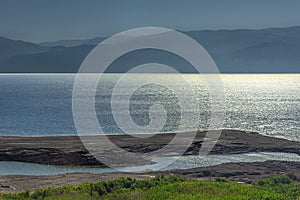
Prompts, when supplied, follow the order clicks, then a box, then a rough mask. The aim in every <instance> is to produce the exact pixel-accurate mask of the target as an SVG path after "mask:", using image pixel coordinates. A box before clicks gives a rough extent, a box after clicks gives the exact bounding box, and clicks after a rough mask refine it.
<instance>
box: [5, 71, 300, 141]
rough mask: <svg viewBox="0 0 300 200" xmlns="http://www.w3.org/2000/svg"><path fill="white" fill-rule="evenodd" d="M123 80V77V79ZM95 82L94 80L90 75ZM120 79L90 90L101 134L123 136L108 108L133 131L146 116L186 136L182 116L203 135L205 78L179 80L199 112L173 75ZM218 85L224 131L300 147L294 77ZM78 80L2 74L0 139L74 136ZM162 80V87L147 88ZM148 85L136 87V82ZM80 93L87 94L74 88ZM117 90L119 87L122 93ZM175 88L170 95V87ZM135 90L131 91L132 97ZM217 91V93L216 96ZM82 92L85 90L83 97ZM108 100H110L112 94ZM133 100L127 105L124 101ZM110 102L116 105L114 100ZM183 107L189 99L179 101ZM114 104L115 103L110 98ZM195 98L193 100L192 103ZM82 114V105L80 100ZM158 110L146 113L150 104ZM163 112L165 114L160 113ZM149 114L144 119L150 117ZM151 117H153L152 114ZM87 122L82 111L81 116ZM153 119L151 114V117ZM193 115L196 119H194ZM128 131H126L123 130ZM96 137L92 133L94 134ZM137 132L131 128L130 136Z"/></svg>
mask: <svg viewBox="0 0 300 200" xmlns="http://www.w3.org/2000/svg"><path fill="white" fill-rule="evenodd" d="M125 75H126V74H125ZM91 76H95V75H91ZM123 76H124V74H104V75H103V74H102V76H101V79H100V81H99V82H98V86H97V90H96V91H95V105H94V106H95V111H96V116H97V119H98V122H99V125H100V126H101V127H102V131H103V132H104V133H107V134H124V133H128V131H129V132H130V131H131V130H130V129H129V130H128V129H127V130H126V131H124V130H123V129H122V128H120V127H118V123H116V120H115V116H114V114H113V112H112V102H114V103H115V104H116V101H117V105H119V107H120V108H121V109H120V112H124V113H126V111H129V112H128V113H129V114H130V115H129V116H126V115H125V116H124V117H129V118H130V119H126V120H131V121H132V122H134V123H136V124H137V126H147V125H148V124H149V123H150V122H151V117H153V116H154V117H157V118H158V119H160V118H166V119H163V121H164V120H165V121H164V122H165V124H164V126H163V127H160V128H159V129H158V130H155V129H153V132H170V131H171V132H172V131H176V130H177V129H178V127H179V126H181V128H182V127H183V128H184V129H186V130H190V129H193V128H195V127H189V126H190V124H194V123H187V122H186V121H185V123H184V124H181V116H182V115H183V113H184V112H186V113H188V114H189V115H188V117H190V118H188V120H187V121H189V120H190V121H193V120H195V119H197V120H198V121H199V122H197V123H198V124H199V125H198V127H197V128H198V129H200V130H207V129H209V128H210V127H211V126H210V121H209V118H210V116H211V113H210V109H211V107H212V105H211V99H210V98H211V96H210V94H211V93H210V92H211V90H210V88H209V87H208V85H207V82H206V79H205V78H203V77H204V76H206V75H200V74H183V75H182V74H181V75H180V76H182V77H183V78H184V80H186V83H188V85H189V87H190V88H191V89H192V90H193V91H195V93H194V94H195V97H196V101H197V103H198V106H197V107H195V109H193V108H191V107H189V110H184V108H185V105H181V103H182V102H181V103H180V101H179V100H178V99H177V94H178V93H181V94H184V92H185V90H186V83H183V81H182V79H177V78H176V77H175V76H178V75H173V74H130V75H127V76H128V77H127V78H123V79H122V81H123V82H122V84H119V85H118V88H117V89H118V92H114V89H116V88H115V87H116V85H117V83H118V81H119V80H121V78H122V77H123ZM217 76H218V77H219V79H220V81H219V82H218V83H217V84H220V85H221V86H222V91H221V92H222V93H223V94H224V99H222V102H220V103H222V104H223V110H222V112H224V114H225V115H224V121H223V122H222V127H220V128H224V129H237V130H246V131H255V132H258V133H260V134H264V135H267V136H271V137H278V138H285V139H288V140H294V141H300V74H221V75H217ZM75 78H76V74H1V75H0V94H1V95H0V109H1V112H0V121H1V123H0V135H3V136H4V135H6V136H7V135H8V136H57V135H59V136H61V135H77V129H76V126H75V122H74V119H73V110H72V101H73V99H72V94H73V86H74V82H75ZM147 80H153V83H157V82H160V83H162V82H165V83H166V85H165V86H164V85H159V84H148V82H149V81H148V82H147ZM143 82H145V83H147V84H145V85H144V86H141V87H138V88H135V87H134V86H135V84H136V83H139V84H140V83H143ZM80 84H81V85H82V88H81V89H82V90H86V91H88V90H92V88H89V86H88V84H87V86H86V87H85V85H84V84H85V83H84V82H83V83H80ZM120 85H121V87H120ZM169 85H172V86H173V87H172V88H177V89H176V91H173V90H172V89H170V88H169V87H168V86H169ZM133 90H134V91H133ZM218 92H220V91H218ZM83 94H84V91H83ZM112 94H114V95H115V96H113V95H112ZM128 95H131V97H130V99H129V100H130V101H129V103H128V102H127V98H126V97H127V96H128ZM112 98H114V100H113V101H112ZM181 98H184V102H185V103H186V104H187V105H189V104H191V102H190V101H192V99H191V98H190V97H189V96H184V95H183V96H182V95H181ZM116 99H117V100H116ZM194 100H195V99H194ZM82 103H83V105H82V107H83V108H84V104H85V102H84V101H83V102H82ZM156 104H158V105H160V107H156V109H153V110H151V107H152V106H153V105H156ZM159 109H165V112H159V111H160V110H159ZM150 111H151V112H152V113H151V114H149V112H150ZM156 111H157V114H158V116H155V114H156ZM82 112H83V113H82V115H83V116H86V117H85V118H84V119H85V121H86V123H87V124H89V123H90V122H89V120H90V119H89V113H88V111H86V112H85V111H84V110H83V111H82ZM151 115H153V116H151ZM193 116H196V117H193ZM129 128H130V127H129ZM95 132H96V131H95ZM132 132H133V133H134V132H136V130H132Z"/></svg>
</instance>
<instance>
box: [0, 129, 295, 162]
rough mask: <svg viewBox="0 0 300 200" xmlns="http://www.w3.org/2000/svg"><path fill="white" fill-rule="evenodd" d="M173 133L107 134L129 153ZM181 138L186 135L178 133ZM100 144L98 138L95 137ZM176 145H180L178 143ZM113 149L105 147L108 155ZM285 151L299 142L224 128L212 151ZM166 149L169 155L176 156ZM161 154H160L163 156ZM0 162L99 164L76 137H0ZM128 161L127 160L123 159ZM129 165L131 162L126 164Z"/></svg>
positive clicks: (193, 150) (199, 138)
mask: <svg viewBox="0 0 300 200" xmlns="http://www.w3.org/2000/svg"><path fill="white" fill-rule="evenodd" d="M205 134H206V132H199V133H198V134H197V135H196V137H195V139H194V141H193V143H192V145H191V146H190V147H189V148H188V150H187V151H186V152H185V153H184V155H197V154H198V152H199V149H200V147H201V145H202V142H203V138H204V136H205ZM173 137H174V134H173V133H169V134H157V135H155V136H153V137H149V138H136V137H131V136H129V135H115V136H110V140H111V141H113V142H114V143H115V144H116V145H117V146H118V147H120V148H123V149H125V150H127V151H131V152H143V153H145V152H151V151H154V150H157V149H160V148H162V147H163V146H165V145H167V144H168V143H169V142H170V141H171V140H172V139H173ZM180 137H182V139H184V138H185V134H184V133H181V134H180ZM97 139H98V141H100V146H101V147H105V146H106V144H105V143H104V142H103V144H101V137H100V138H99V137H98V138H97ZM177 146H178V148H179V147H180V146H179V145H177ZM114 150H115V149H109V148H108V149H105V152H104V153H105V154H108V155H109V153H110V152H112V151H114ZM262 151H264V152H284V153H296V154H298V155H300V142H294V141H288V140H284V139H278V138H271V137H266V136H263V135H260V134H257V133H254V132H244V131H236V130H224V131H222V134H221V136H220V138H219V140H218V142H217V144H216V145H215V146H214V148H213V149H212V151H211V152H210V153H211V154H232V153H246V152H262ZM177 154H178V152H176V149H175V150H174V152H168V155H177ZM162 156H163V155H162ZM0 161H21V162H29V163H39V164H50V165H80V166H84V165H89V166H91V165H102V163H100V162H99V161H97V160H96V159H95V158H94V157H93V156H92V155H91V154H90V153H89V152H88V151H87V150H86V148H85V147H84V145H83V144H82V143H81V141H80V139H79V137H76V136H65V137H64V136H63V137H0ZM124 162H129V161H124ZM139 162H140V163H139V164H149V162H150V160H147V158H145V160H140V161H139ZM129 164H130V163H129Z"/></svg>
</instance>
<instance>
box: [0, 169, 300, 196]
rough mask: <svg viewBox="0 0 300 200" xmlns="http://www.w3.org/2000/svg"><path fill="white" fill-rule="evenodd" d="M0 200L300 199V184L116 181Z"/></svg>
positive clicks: (285, 179)
mask: <svg viewBox="0 0 300 200" xmlns="http://www.w3.org/2000/svg"><path fill="white" fill-rule="evenodd" d="M0 199H15V200H22V199H46V200H52V199H61V200H67V199H75V200H77V199H78V200H79V199H80V200H82V199H86V200H89V199H90V200H93V199H114V200H118V199H120V200H121V199H122V200H123V199H147V200H148V199H178V200H179V199H203V200H205V199H230V200H231V199H266V200H267V199H268V200H273V199H274V200H276V199H293V200H294V199H300V183H299V182H298V180H297V178H296V177H295V176H294V175H293V174H287V175H284V176H274V177H271V178H268V179H263V180H260V181H258V182H256V183H253V184H241V183H236V182H229V181H227V180H226V179H224V178H218V179H216V180H215V181H186V180H184V179H183V178H181V177H179V176H169V177H164V176H157V177H155V178H153V179H148V180H136V179H133V178H118V179H116V180H112V181H102V182H99V183H85V184H80V185H77V186H63V187H59V188H45V189H37V190H35V191H34V192H30V191H24V192H21V193H17V194H2V195H1V196H0Z"/></svg>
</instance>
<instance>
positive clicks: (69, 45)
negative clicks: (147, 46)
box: [0, 26, 300, 73]
mask: <svg viewBox="0 0 300 200" xmlns="http://www.w3.org/2000/svg"><path fill="white" fill-rule="evenodd" d="M182 32H183V33H185V34H187V35H188V36H190V37H192V38H193V39H195V40H196V41H197V42H199V43H200V44H201V45H202V46H204V48H205V49H206V50H207V51H208V53H209V54H210V55H211V56H212V58H213V59H214V61H215V62H216V64H217V66H218V67H219V70H220V72H222V73H300V26H296V27H287V28H266V29H260V30H248V29H239V30H216V31H212V30H204V31H182ZM104 39H106V38H104V37H95V38H93V39H87V40H61V41H54V42H42V43H39V44H34V43H30V42H24V41H16V40H11V39H7V38H4V37H0V52H1V53H0V72H2V73H3V72H6V73H8V72H19V73H21V72H40V73H47V72H50V73H55V72H62V73H63V72H68V73H70V72H77V71H78V69H79V66H80V64H81V62H82V61H83V59H84V58H85V57H86V55H87V54H88V53H89V52H90V51H91V50H92V49H93V48H94V47H95V46H96V45H97V44H99V43H100V42H102V41H103V40H104ZM116 48H117V47H116ZM147 62H159V63H163V64H168V65H170V66H175V67H174V68H175V69H176V70H178V71H180V72H182V73H193V72H194V71H193V70H191V69H190V66H188V63H186V62H185V61H183V60H180V59H178V58H176V57H175V56H174V55H172V54H169V53H166V52H160V51H154V50H145V51H138V52H133V53H130V54H128V55H126V56H122V57H121V58H120V59H118V60H117V61H116V62H114V63H113V65H112V67H111V68H110V69H109V70H108V72H124V71H126V70H128V69H130V67H132V66H135V65H137V64H144V63H147Z"/></svg>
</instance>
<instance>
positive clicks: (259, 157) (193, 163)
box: [0, 152, 300, 176]
mask: <svg viewBox="0 0 300 200" xmlns="http://www.w3.org/2000/svg"><path fill="white" fill-rule="evenodd" d="M267 160H279V161H295V162H300V156H299V155H297V154H292V153H276V152H275V153H274V152H273V153H271V152H260V153H244V154H229V155H208V156H206V157H202V156H181V157H177V156H170V157H158V158H155V159H153V161H155V162H156V164H153V165H144V166H135V167H122V168H116V169H112V168H99V167H74V166H53V165H40V164H32V163H23V162H4V161H3V162H0V175H34V176H40V175H56V174H65V173H97V174H100V173H106V172H118V171H130V172H142V171H145V170H170V169H189V168H196V167H207V166H215V165H219V164H223V163H238V162H249V163H251V162H264V161H267ZM170 161H174V162H173V163H172V164H171V165H169V166H168V167H165V168H163V169H162V168H161V166H164V165H165V163H168V162H170Z"/></svg>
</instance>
